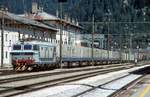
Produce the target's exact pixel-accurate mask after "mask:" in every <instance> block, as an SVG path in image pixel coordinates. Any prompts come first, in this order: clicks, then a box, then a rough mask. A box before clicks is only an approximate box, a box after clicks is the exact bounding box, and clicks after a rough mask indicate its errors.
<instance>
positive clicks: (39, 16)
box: [20, 11, 83, 29]
mask: <svg viewBox="0 0 150 97" xmlns="http://www.w3.org/2000/svg"><path fill="white" fill-rule="evenodd" d="M20 16H22V17H26V15H25V14H24V15H20ZM27 17H28V18H31V19H35V20H39V21H58V22H61V21H62V22H63V23H64V24H68V25H71V26H74V27H77V28H80V29H83V28H82V27H81V26H79V25H76V24H73V23H71V22H69V21H66V20H64V19H60V18H59V17H56V16H54V15H52V14H48V13H46V12H43V11H41V12H37V13H34V14H31V15H29V16H27Z"/></svg>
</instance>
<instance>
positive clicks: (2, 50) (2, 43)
mask: <svg viewBox="0 0 150 97" xmlns="http://www.w3.org/2000/svg"><path fill="white" fill-rule="evenodd" d="M3 46H4V9H2V21H1V68H3V59H4V47H3Z"/></svg>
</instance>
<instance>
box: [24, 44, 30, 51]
mask: <svg viewBox="0 0 150 97" xmlns="http://www.w3.org/2000/svg"><path fill="white" fill-rule="evenodd" d="M24 50H32V45H29V44H28V45H24Z"/></svg>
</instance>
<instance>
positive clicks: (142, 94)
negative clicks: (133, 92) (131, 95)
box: [140, 84, 150, 97]
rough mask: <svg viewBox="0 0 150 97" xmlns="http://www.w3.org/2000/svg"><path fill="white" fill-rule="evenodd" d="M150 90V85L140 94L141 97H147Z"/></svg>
mask: <svg viewBox="0 0 150 97" xmlns="http://www.w3.org/2000/svg"><path fill="white" fill-rule="evenodd" d="M149 90H150V84H149V85H148V86H147V87H146V88H144V90H143V92H142V93H141V94H140V97H145V95H146V93H147V92H148V91H149Z"/></svg>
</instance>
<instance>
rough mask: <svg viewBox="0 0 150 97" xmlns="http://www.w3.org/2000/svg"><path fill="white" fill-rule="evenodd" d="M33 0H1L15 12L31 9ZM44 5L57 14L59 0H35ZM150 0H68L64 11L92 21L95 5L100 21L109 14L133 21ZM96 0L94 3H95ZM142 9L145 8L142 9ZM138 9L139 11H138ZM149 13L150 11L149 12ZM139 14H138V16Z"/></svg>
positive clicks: (97, 18)
mask: <svg viewBox="0 0 150 97" xmlns="http://www.w3.org/2000/svg"><path fill="white" fill-rule="evenodd" d="M32 1H33V0H0V5H1V6H5V7H7V8H8V9H9V11H11V12H13V13H19V14H20V13H23V12H24V11H27V12H30V11H31V3H32ZM34 1H37V2H38V4H39V5H40V6H42V7H44V10H45V11H46V12H49V13H52V14H55V13H56V9H58V3H57V0H34ZM149 1H150V0H145V2H144V0H68V2H67V3H66V4H65V8H64V11H65V13H68V15H69V16H71V17H73V18H77V19H78V20H80V21H90V20H91V14H92V12H93V5H94V6H95V12H94V13H95V18H96V20H98V21H105V19H106V16H108V15H107V14H111V15H110V16H109V18H111V19H112V20H113V21H133V20H135V19H136V18H137V19H140V20H142V19H141V16H142V13H143V11H147V10H148V9H147V8H145V6H149ZM93 2H94V4H93ZM144 8H145V9H144ZM140 9H143V10H142V11H140ZM137 10H139V11H138V13H137ZM147 14H149V12H147ZM136 15H137V16H136Z"/></svg>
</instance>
